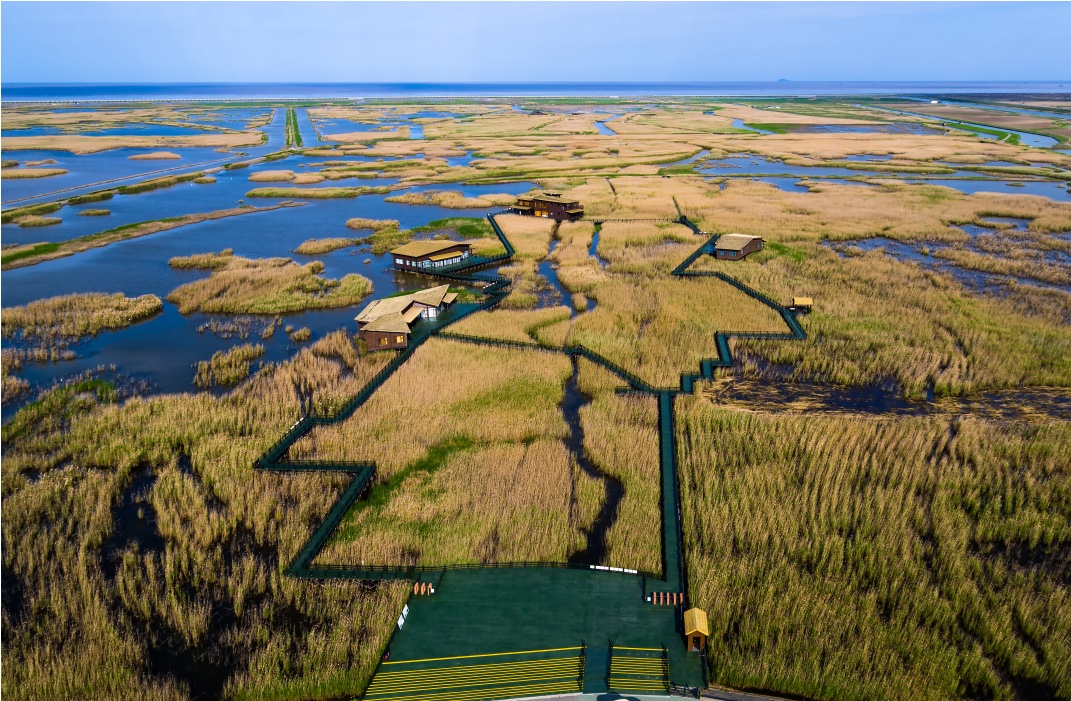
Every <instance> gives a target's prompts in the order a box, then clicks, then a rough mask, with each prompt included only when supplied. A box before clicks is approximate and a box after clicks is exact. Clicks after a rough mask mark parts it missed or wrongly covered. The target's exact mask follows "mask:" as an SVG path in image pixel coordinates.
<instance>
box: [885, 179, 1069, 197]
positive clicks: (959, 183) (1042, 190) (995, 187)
mask: <svg viewBox="0 0 1071 701" xmlns="http://www.w3.org/2000/svg"><path fill="white" fill-rule="evenodd" d="M903 182H905V183H908V184H911V185H920V184H926V185H941V186H943V187H950V188H952V189H953V190H959V191H960V192H962V193H964V194H967V195H973V194H974V193H976V192H997V193H1000V194H1002V195H1040V196H1041V197H1048V198H1049V199H1053V200H1071V193H1069V192H1068V191H1067V188H1066V187H1065V186H1064V184H1063V183H1059V182H1051V181H1045V180H1016V181H1011V180H904V181H903Z"/></svg>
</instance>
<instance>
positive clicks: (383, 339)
mask: <svg viewBox="0 0 1071 701" xmlns="http://www.w3.org/2000/svg"><path fill="white" fill-rule="evenodd" d="M389 340H390V339H388V338H387V337H386V336H380V338H379V345H381V346H385V345H387V342H388V341H389Z"/></svg>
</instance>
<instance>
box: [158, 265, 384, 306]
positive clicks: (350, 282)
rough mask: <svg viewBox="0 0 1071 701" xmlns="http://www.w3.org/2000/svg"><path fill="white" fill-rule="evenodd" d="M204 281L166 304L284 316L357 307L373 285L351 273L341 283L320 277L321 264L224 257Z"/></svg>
mask: <svg viewBox="0 0 1071 701" xmlns="http://www.w3.org/2000/svg"><path fill="white" fill-rule="evenodd" d="M226 258H227V261H226V265H223V266H215V263H214V262H213V263H212V266H215V267H216V269H215V271H214V272H213V273H212V274H211V275H210V276H209V277H207V278H204V279H202V280H197V281H195V282H190V283H187V284H185V285H182V286H181V287H178V288H176V289H175V290H174V291H172V292H171V294H169V295H168V296H167V301H169V302H172V303H174V304H176V305H178V308H179V312H181V313H182V314H190V313H192V312H195V311H200V312H203V313H223V314H283V313H286V312H296V311H302V310H304V309H331V308H335V307H345V306H348V305H351V304H356V303H357V302H359V301H361V300H362V299H363V298H365V297H367V296H368V295H369V294H371V292H372V282H371V281H370V280H369V279H368V278H366V277H363V276H361V275H357V274H356V273H351V274H349V275H347V276H345V277H344V278H342V279H341V280H331V279H327V278H324V277H321V276H320V273H322V272H323V269H324V266H323V263H321V262H319V261H313V262H311V263H308V264H306V265H298V264H297V263H295V262H294V261H292V260H290V259H289V258H260V259H256V260H250V259H248V258H241V257H238V256H226Z"/></svg>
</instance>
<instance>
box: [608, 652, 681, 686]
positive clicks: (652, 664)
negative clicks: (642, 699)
mask: <svg viewBox="0 0 1071 701" xmlns="http://www.w3.org/2000/svg"><path fill="white" fill-rule="evenodd" d="M665 653H666V651H665V649H664V648H658V647H617V646H614V647H611V648H610V669H609V673H608V674H607V676H606V686H607V688H608V689H609V690H610V691H616V692H618V693H621V692H645V691H646V692H659V693H666V692H668V691H669V663H668V661H667V660H666V654H665Z"/></svg>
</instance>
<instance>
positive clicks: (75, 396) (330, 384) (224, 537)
mask: <svg viewBox="0 0 1071 701" xmlns="http://www.w3.org/2000/svg"><path fill="white" fill-rule="evenodd" d="M389 360H390V354H388V353H378V354H372V355H368V356H363V355H360V354H359V352H358V351H357V349H356V348H355V347H354V345H353V343H352V340H351V339H349V338H348V337H347V336H346V335H345V334H343V333H337V334H333V335H332V336H330V337H328V338H327V339H324V340H322V341H320V342H318V343H316V344H314V345H313V346H312V347H311V348H308V349H303V350H302V351H300V352H299V353H298V354H297V355H296V356H295V357H294V358H293V359H291V360H290V361H288V362H286V363H283V364H280V365H274V366H268V367H265V368H264V369H262V370H261V371H260V372H258V373H257V374H256V375H254V376H253V377H251V378H250V379H249V380H247V381H246V382H244V383H242V384H241V385H240V386H239V387H238V388H237V389H235V390H233V391H232V392H230V393H229V394H226V395H224V396H221V397H215V396H213V395H211V394H209V393H199V394H193V395H170V396H160V397H155V398H152V399H131V400H127V401H125V402H123V403H121V404H120V403H117V402H115V401H114V400H115V392H114V389H112V388H111V387H110V385H107V384H106V383H101V382H99V381H96V382H93V383H88V384H81V385H72V386H68V387H64V388H61V389H57V390H54V391H52V392H49V393H46V394H45V395H44V396H43V397H42V398H41V399H40V400H39V401H38V402H36V403H33V404H30V405H28V406H27V407H26V408H25V409H23V410H22V411H20V412H19V413H18V414H16V416H15V417H14V418H13V419H12V421H11V422H9V423H8V424H7V425H6V426H5V427H4V428H3V441H4V451H5V452H4V460H3V463H2V466H0V469H2V477H3V494H4V519H3V523H2V529H3V537H4V542H5V547H4V568H5V571H4V577H5V587H8V586H10V587H11V591H17V592H18V593H19V595H18V597H14V598H11V597H8V596H5V599H4V647H3V652H2V656H3V684H4V691H5V696H8V695H10V696H11V698H12V699H26V700H30V699H40V698H78V697H81V698H94V699H98V698H99V699H116V700H118V699H130V698H148V699H169V700H170V699H181V698H189V697H190V696H198V695H204V696H208V697H225V698H260V699H263V698H320V697H324V696H327V697H332V698H334V697H340V696H349V697H352V696H355V695H357V694H358V693H359V692H360V691H361V690H362V689H363V688H364V686H365V685H366V684H367V682H368V679H369V677H370V676H371V673H372V671H373V670H374V669H375V666H376V664H377V662H378V661H379V658H380V655H381V654H382V651H383V648H384V646H385V645H386V642H387V639H388V637H389V635H390V633H391V631H392V630H393V628H394V620H395V619H396V617H397V612H398V610H400V608H401V606H402V604H403V603H404V601H405V599H406V597H407V587H406V585H405V584H391V583H383V584H381V585H380V586H377V587H374V588H367V589H366V588H360V587H354V586H351V585H346V586H327V587H324V586H321V585H317V584H314V583H309V582H304V581H300V580H296V579H293V578H290V577H286V576H285V575H284V574H283V571H284V569H285V567H286V564H287V563H288V562H289V558H290V557H291V555H292V553H294V552H297V550H298V549H299V548H300V546H301V544H302V543H303V542H304V540H305V539H306V538H307V537H308V535H309V533H310V532H311V529H312V528H313V527H314V524H316V523H318V522H319V520H320V519H321V518H322V516H323V515H324V514H325V513H326V512H327V510H328V509H329V507H330V506H331V504H332V503H333V502H334V501H335V500H336V499H337V498H338V496H339V494H340V492H341V490H342V489H343V488H344V487H345V480H343V479H339V478H336V477H332V476H325V475H302V476H284V477H282V478H280V476H279V475H267V476H265V475H261V474H258V473H255V472H254V471H253V469H252V463H253V461H254V460H255V459H256V457H257V456H258V455H259V454H260V453H261V452H262V451H263V450H264V449H265V448H266V447H267V446H268V444H269V443H270V442H271V440H272V439H273V436H274V435H275V434H277V433H278V432H279V431H281V430H283V429H285V427H286V426H289V425H290V424H292V423H293V422H294V420H295V419H296V418H297V417H298V415H299V412H300V404H301V396H307V397H311V398H312V401H313V404H314V405H315V406H317V407H320V408H322V409H324V410H330V409H331V408H332V407H333V406H335V405H337V403H338V402H341V401H342V400H344V399H346V398H348V397H350V396H352V395H353V394H354V393H356V392H357V390H358V389H359V388H360V387H361V386H363V385H364V384H365V383H366V382H367V381H368V380H369V379H370V378H371V377H372V376H373V375H374V374H375V373H376V372H377V371H378V370H379V369H380V368H381V367H382V366H383V364H385V363H386V362H388V361H389ZM297 388H301V392H303V393H304V395H299V394H298V393H297V392H296V391H295V390H296V389H297ZM146 470H147V471H148V472H146ZM136 478H137V479H138V480H139V481H138V482H137V483H138V484H141V485H143V486H142V487H140V488H139V489H140V490H141V491H140V492H134V491H133V490H132V485H134V484H135V479H136ZM139 495H141V496H140V498H141V499H142V501H141V502H140V504H141V506H140V507H139V508H142V509H143V510H145V511H146V512H147V514H148V515H149V521H148V522H149V524H150V528H151V529H152V530H153V532H154V533H156V534H157V536H158V537H159V539H160V543H159V544H155V545H154V544H153V542H152V541H151V540H150V541H146V540H140V539H137V538H136V536H135V535H134V534H132V533H130V532H117V530H116V529H117V527H118V526H119V525H120V524H121V520H120V519H117V518H116V516H115V515H114V514H113V509H114V508H115V507H116V505H117V504H119V503H120V500H126V499H129V498H131V497H137V496H139ZM152 517H154V518H152ZM42 522H47V523H50V524H52V527H50V528H41V527H40V524H41V523H42ZM29 620H32V621H33V622H34V625H32V626H30V625H21V624H19V623H18V622H19V621H29ZM295 621H301V625H295Z"/></svg>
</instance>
